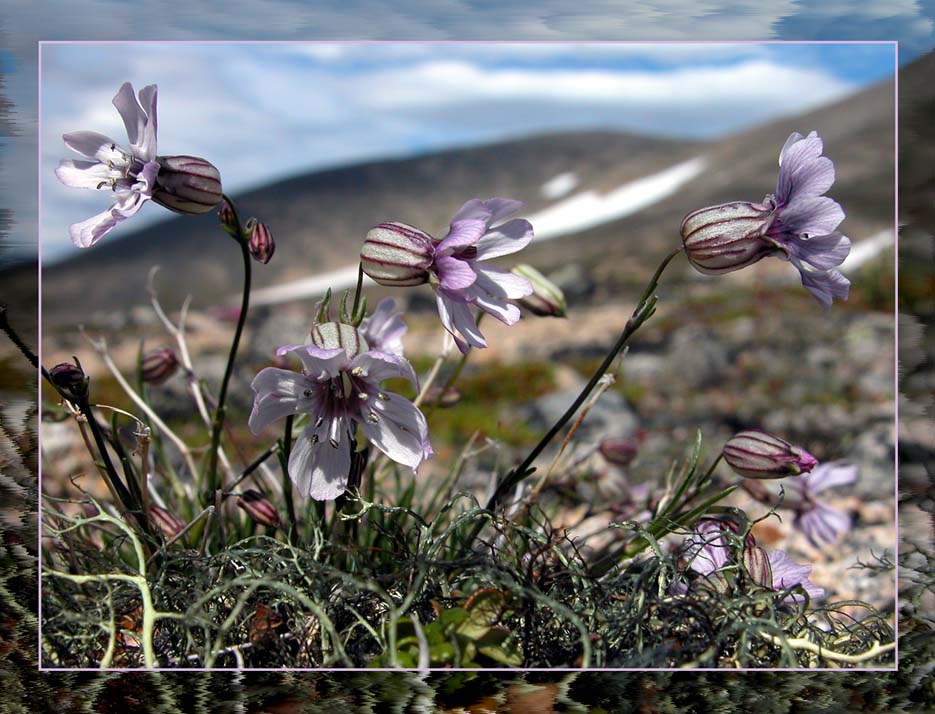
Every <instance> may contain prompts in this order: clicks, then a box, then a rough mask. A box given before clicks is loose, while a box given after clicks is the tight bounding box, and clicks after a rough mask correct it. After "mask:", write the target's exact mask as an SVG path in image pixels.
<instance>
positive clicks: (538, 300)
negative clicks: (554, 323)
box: [512, 264, 566, 317]
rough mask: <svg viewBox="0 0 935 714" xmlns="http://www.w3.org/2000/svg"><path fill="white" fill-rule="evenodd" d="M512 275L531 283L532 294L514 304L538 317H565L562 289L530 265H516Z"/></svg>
mask: <svg viewBox="0 0 935 714" xmlns="http://www.w3.org/2000/svg"><path fill="white" fill-rule="evenodd" d="M512 272H513V274H514V275H518V276H520V277H521V278H526V280H528V281H529V282H530V283H532V294H531V295H526V296H525V297H521V298H519V299H518V300H517V301H516V302H517V303H519V304H520V306H522V307H524V308H526V309H527V310H529V312H531V313H532V314H533V315H538V316H539V317H565V310H566V307H565V295H564V293H562V289H561V288H560V287H558V285H556V284H555V283H553V282H552V281H551V280H549V279H548V278H547V277H545V276H544V275H543V274H542V273H540V272H539V271H538V270H536V269H535V268H533V267H532V266H531V265H525V264H521V265H517V266H516V267H515V268H513V271H512Z"/></svg>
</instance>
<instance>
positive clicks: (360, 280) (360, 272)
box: [351, 263, 364, 320]
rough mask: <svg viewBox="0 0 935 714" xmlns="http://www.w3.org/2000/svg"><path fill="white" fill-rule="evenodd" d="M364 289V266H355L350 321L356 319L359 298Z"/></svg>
mask: <svg viewBox="0 0 935 714" xmlns="http://www.w3.org/2000/svg"><path fill="white" fill-rule="evenodd" d="M363 289H364V264H363V263H358V265H357V289H356V290H355V291H354V307H353V308H351V319H352V320H353V319H356V318H357V309H358V308H359V307H360V296H361V293H362V292H363Z"/></svg>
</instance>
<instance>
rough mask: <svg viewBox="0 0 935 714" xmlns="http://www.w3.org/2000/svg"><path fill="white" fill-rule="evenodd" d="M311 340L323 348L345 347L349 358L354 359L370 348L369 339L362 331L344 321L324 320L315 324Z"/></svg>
mask: <svg viewBox="0 0 935 714" xmlns="http://www.w3.org/2000/svg"><path fill="white" fill-rule="evenodd" d="M309 337H310V338H311V342H312V344H313V345H315V346H316V347H320V348H321V349H323V350H335V349H338V348H339V347H343V348H344V351H345V352H346V353H347V358H348V359H354V358H355V357H356V356H357V355H359V354H361V353H362V352H366V351H367V350H368V349H370V346H369V345H368V344H367V340H365V339H364V336H363V335H362V334H360V331H359V330H357V328H355V327H351V326H350V325H345V324H344V323H343V322H323V323H321V324H320V325H315V326H314V327H313V328H312V331H311V333H310V335H309Z"/></svg>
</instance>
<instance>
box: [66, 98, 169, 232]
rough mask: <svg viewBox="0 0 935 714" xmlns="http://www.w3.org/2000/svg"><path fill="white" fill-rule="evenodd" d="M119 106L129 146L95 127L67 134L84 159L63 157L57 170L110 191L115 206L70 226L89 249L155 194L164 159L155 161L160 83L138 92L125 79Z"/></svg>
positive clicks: (70, 182)
mask: <svg viewBox="0 0 935 714" xmlns="http://www.w3.org/2000/svg"><path fill="white" fill-rule="evenodd" d="M113 101H114V106H115V107H116V108H117V111H118V112H119V113H120V116H121V118H122V119H123V123H124V125H125V126H126V129H127V138H128V139H129V142H130V148H129V149H125V148H123V147H122V146H120V145H119V144H117V142H115V141H114V140H113V139H111V138H109V137H107V136H104V135H103V134H99V133H97V132H94V131H76V132H71V133H68V134H65V135H64V136H63V137H62V138H63V140H64V141H65V145H66V146H67V147H68V148H70V149H72V150H74V151H76V152H77V153H79V154H81V155H82V156H84V157H85V159H81V160H74V161H73V160H65V161H62V162H61V163H60V164H59V166H58V168H57V169H56V170H55V175H56V176H57V177H58V179H59V181H61V182H62V183H64V184H65V185H66V186H73V187H76V188H92V189H109V190H111V191H112V192H113V194H114V202H113V205H112V206H111V207H110V208H109V209H107V210H106V211H104V212H102V213H99V214H98V215H96V216H93V217H91V218H89V219H87V220H85V221H81V222H80V223H75V224H73V225H72V226H71V227H70V229H69V230H70V233H71V239H72V241H74V243H75V245H76V246H78V247H79V248H87V247H89V246H91V245H94V244H95V243H97V241H99V240H100V239H101V238H103V237H104V236H105V235H106V234H107V233H108V232H110V231H111V229H113V227H114V226H116V225H117V223H119V222H120V221H122V220H125V219H127V218H129V217H131V216H132V215H134V214H135V213H136V212H137V211H139V210H140V207H141V206H142V205H143V203H145V202H146V201H148V200H149V199H151V198H152V196H153V187H154V185H155V182H156V174H157V173H158V172H159V162H158V161H157V160H156V85H155V84H150V85H148V86H146V87H143V89H141V90H140V92H139V99H137V96H136V95H135V94H134V93H133V85H132V84H130V83H129V82H125V83H124V84H123V86H121V87H120V89H119V91H118V92H117V95H116V96H115V97H114V100H113Z"/></svg>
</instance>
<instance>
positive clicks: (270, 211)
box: [4, 82, 895, 325]
mask: <svg viewBox="0 0 935 714" xmlns="http://www.w3.org/2000/svg"><path fill="white" fill-rule="evenodd" d="M893 119H894V87H893V84H892V82H888V83H884V84H882V85H879V86H875V87H873V88H870V89H868V90H866V91H864V92H862V93H860V94H858V95H856V96H853V97H851V98H848V99H846V100H844V101H843V102H841V103H839V104H836V105H834V106H832V107H826V108H823V109H821V110H818V111H815V112H811V113H809V114H806V115H803V116H801V117H798V118H793V119H784V120H781V121H777V122H774V123H771V124H769V125H766V126H762V127H758V128H756V129H754V130H751V131H747V132H744V133H741V134H738V135H735V136H732V137H729V138H727V139H724V140H721V141H717V142H712V143H701V142H684V141H668V140H660V139H652V138H647V137H642V136H633V135H630V134H624V133H614V132H586V133H568V134H558V135H548V136H539V137H534V138H527V139H520V140H514V141H509V142H504V143H499V144H494V145H489V146H483V147H474V148H467V149H456V150H451V151H445V152H441V153H437V154H431V155H426V156H419V157H415V158H409V159H402V160H392V161H375V162H370V163H364V164H359V165H353V166H347V167H343V168H338V169H333V170H328V171H321V172H316V173H310V174H306V175H302V176H296V177H294V178H290V179H287V180H283V181H280V182H277V183H274V184H271V185H269V186H266V187H264V188H261V189H258V190H255V191H252V192H250V193H247V194H244V195H239V196H235V200H237V202H238V206H239V207H240V209H241V211H242V213H243V214H244V215H245V216H251V215H253V216H257V217H258V218H259V219H260V220H262V221H264V222H266V223H268V224H269V225H270V227H271V228H272V231H273V233H274V235H275V239H276V244H277V248H276V255H275V257H274V259H273V260H272V262H271V263H270V264H269V265H267V266H257V269H256V270H255V271H254V275H255V282H256V285H257V286H258V287H264V286H268V285H273V284H277V283H281V282H283V281H290V280H295V279H299V278H303V277H306V276H309V275H313V274H315V273H319V272H323V271H327V270H331V269H334V268H338V267H343V266H346V265H349V264H352V263H354V262H356V256H357V253H358V250H359V246H360V242H361V240H362V238H363V236H364V235H365V233H366V231H367V230H368V229H369V228H370V227H371V226H372V225H374V224H376V223H378V222H380V221H384V220H400V221H404V222H407V223H411V224H414V225H417V226H419V227H422V228H423V229H425V230H428V231H429V232H434V233H438V232H441V231H444V229H445V228H446V227H447V224H448V221H449V220H450V218H451V216H452V214H453V212H454V211H455V210H456V209H457V208H458V207H459V206H460V205H461V203H462V202H463V201H464V200H466V199H468V198H472V197H490V196H509V197H514V198H518V199H521V200H523V201H524V202H525V204H526V207H525V209H524V212H525V213H533V212H535V211H537V210H539V209H542V208H544V207H546V206H548V205H550V204H552V203H554V202H555V201H557V200H561V198H558V199H555V198H548V197H546V196H545V195H544V194H543V184H545V183H546V182H548V181H549V180H550V179H552V178H554V177H555V176H557V175H559V174H562V173H566V172H574V174H575V175H576V176H577V178H578V185H577V186H576V187H575V188H574V189H573V190H572V192H571V193H572V194H574V193H575V192H577V191H583V190H593V191H597V192H599V193H601V192H606V191H610V190H612V189H614V188H617V187H619V186H621V185H623V184H625V183H627V182H629V181H633V180H635V179H638V178H641V177H643V176H646V175H649V174H652V173H655V172H658V171H661V170H664V169H666V168H669V167H671V166H673V165H675V164H678V163H680V162H683V161H686V160H688V159H691V158H693V157H696V156H700V155H704V156H705V158H706V160H707V162H708V168H707V169H706V170H705V171H704V172H703V173H702V174H701V176H699V177H697V178H695V179H693V180H691V181H690V182H688V183H687V184H686V185H685V186H684V187H683V188H682V189H680V190H679V191H677V192H676V193H675V194H674V195H672V196H669V197H668V198H666V199H664V200H662V201H659V202H658V203H656V204H654V205H652V206H650V207H648V208H647V209H645V210H642V211H640V212H639V213H638V214H635V215H633V216H630V217H627V218H624V219H621V220H617V221H613V222H610V223H605V224H603V225H599V226H596V227H593V228H590V229H588V230H584V231H582V232H581V233H580V235H578V236H576V237H575V238H574V239H573V240H569V239H561V240H555V241H551V242H548V243H544V244H543V245H541V246H540V247H538V248H537V247H535V246H533V247H532V248H531V250H530V251H529V252H528V255H527V256H526V259H527V260H529V261H530V262H536V263H537V264H539V265H540V266H542V267H543V268H550V267H554V266H555V265H558V264H561V263H566V262H569V261H575V262H578V263H580V264H582V265H583V266H585V267H587V268H588V270H589V271H591V272H593V273H594V276H595V277H596V278H597V279H599V280H602V279H608V280H610V281H611V282H617V281H618V280H625V279H626V275H628V274H630V273H631V272H636V271H637V270H639V271H643V272H644V271H645V263H647V262H648V261H653V260H656V259H657V258H658V255H660V254H661V251H663V250H665V249H666V247H667V246H671V245H674V244H675V242H676V241H677V240H678V225H679V222H680V220H681V218H682V216H683V215H684V214H685V213H687V212H689V211H691V210H693V209H695V208H698V207H700V206H704V205H710V204H712V203H717V202H721V201H727V200H759V199H762V198H763V196H764V195H765V194H766V193H768V192H770V191H772V190H773V188H774V185H775V179H776V170H777V167H776V159H777V155H778V151H779V149H780V148H781V147H782V144H783V142H784V141H785V139H786V137H787V136H788V134H789V133H790V132H791V131H793V130H798V131H801V132H807V131H809V130H811V129H817V130H818V131H819V133H820V134H821V136H822V138H823V139H824V140H825V144H826V147H827V149H826V151H827V153H828V155H830V156H832V157H833V158H834V160H835V163H836V166H837V172H838V181H837V183H836V184H835V187H834V189H833V191H832V195H833V196H834V198H836V199H837V200H839V201H840V202H841V203H842V204H843V205H844V206H845V210H846V211H847V212H848V218H847V222H846V223H845V224H844V227H843V228H844V230H845V232H847V233H849V234H850V235H853V236H855V237H857V238H859V237H860V236H862V235H869V234H870V233H871V232H873V231H877V230H880V229H881V228H884V227H886V226H887V225H891V224H892V206H893V187H894V170H895V169H894V157H893V146H894V126H893ZM167 215H168V214H167ZM130 225H132V224H130ZM130 225H128V226H125V227H124V229H125V228H129V227H130ZM116 233H117V234H118V235H119V234H120V231H119V230H118V231H117V232H116ZM157 263H158V264H160V265H161V266H162V269H163V273H162V275H163V278H162V281H161V290H162V292H163V294H164V297H165V298H166V299H167V301H169V304H173V303H177V302H178V301H179V300H181V299H182V298H183V297H184V295H185V294H187V293H189V292H191V293H193V295H194V298H195V305H196V306H199V305H200V306H202V307H203V306H206V305H210V304H212V303H216V302H218V301H220V300H222V299H224V298H226V297H228V296H230V295H231V294H233V293H235V292H236V291H237V289H238V286H239V283H240V270H241V268H240V256H239V252H238V251H237V250H236V248H235V247H234V245H233V244H232V242H231V241H230V239H229V238H227V237H226V236H225V235H224V234H223V233H222V232H221V231H220V230H219V229H218V228H217V227H216V219H215V218H214V216H203V217H197V218H192V217H171V218H170V219H169V220H167V221H166V222H164V223H162V224H160V225H157V226H153V227H150V228H147V229H145V230H142V231H138V232H135V233H129V234H125V235H123V236H121V237H119V239H118V238H117V236H111V237H108V239H107V240H105V241H103V242H102V243H100V244H99V245H98V246H96V247H95V248H93V249H91V250H88V251H82V252H80V253H77V254H76V257H75V258H73V259H71V260H69V261H67V262H65V263H62V264H59V265H56V266H53V267H50V268H48V269H46V270H45V271H44V274H43V310H44V315H43V317H44V320H45V323H46V324H47V325H54V324H57V323H60V322H62V321H73V320H76V319H80V318H81V317H83V316H85V317H86V316H87V315H88V314H89V313H92V312H94V311H97V310H113V309H114V308H115V307H117V308H118V309H120V308H128V307H130V306H132V305H134V304H138V303H141V302H145V300H146V295H145V290H144V286H145V280H146V275H147V273H148V271H149V269H150V267H151V266H152V265H154V264H157ZM167 276H171V280H170V279H169V278H168V277H167ZM4 278H5V282H8V285H10V286H13V288H14V290H15V289H16V285H17V284H26V283H28V281H29V279H30V276H29V274H28V269H20V270H19V271H17V272H15V273H13V274H9V275H7V276H4Z"/></svg>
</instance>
